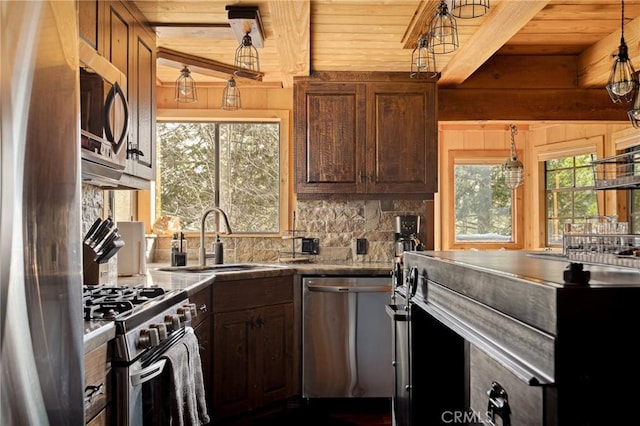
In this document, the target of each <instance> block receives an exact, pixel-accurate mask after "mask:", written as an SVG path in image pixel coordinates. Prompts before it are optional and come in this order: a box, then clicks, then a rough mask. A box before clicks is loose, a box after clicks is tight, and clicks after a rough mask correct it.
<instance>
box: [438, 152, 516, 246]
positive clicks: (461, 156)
mask: <svg viewBox="0 0 640 426" xmlns="http://www.w3.org/2000/svg"><path fill="white" fill-rule="evenodd" d="M516 153H517V155H518V157H519V158H522V152H521V151H520V150H516ZM510 154H511V153H510V150H508V149H499V150H450V151H449V158H448V167H447V179H448V180H449V182H450V183H451V184H450V187H449V200H448V206H447V209H448V211H449V212H450V214H451V216H452V219H451V223H450V226H448V227H447V233H448V239H449V244H448V245H449V247H450V248H451V249H454V250H468V249H481V250H497V249H501V248H505V249H511V250H520V249H522V248H523V229H524V219H523V215H522V212H523V198H524V185H520V186H519V187H518V188H516V189H515V190H513V198H512V205H511V221H512V225H511V226H512V228H511V229H512V237H513V240H512V241H511V242H504V241H490V242H485V241H465V242H462V241H456V229H455V228H456V227H455V213H456V210H455V204H456V200H455V194H456V187H455V173H454V168H455V165H456V164H490V165H493V164H495V165H501V164H503V163H504V162H505V161H506V160H507V159H508V158H509V156H510Z"/></svg>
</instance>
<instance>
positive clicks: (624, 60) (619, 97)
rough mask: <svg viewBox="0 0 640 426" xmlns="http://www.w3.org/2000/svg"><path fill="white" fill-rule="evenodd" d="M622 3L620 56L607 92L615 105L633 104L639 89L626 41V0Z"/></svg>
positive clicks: (612, 72)
mask: <svg viewBox="0 0 640 426" xmlns="http://www.w3.org/2000/svg"><path fill="white" fill-rule="evenodd" d="M621 2H622V19H621V31H622V33H621V37H620V47H619V48H618V54H617V55H615V58H616V60H615V62H614V64H613V69H612V70H611V74H610V75H609V82H608V84H607V92H609V96H610V97H611V100H612V101H613V103H616V104H617V103H621V102H631V101H632V100H633V97H634V95H635V91H636V89H637V88H638V76H637V75H636V72H635V70H634V69H633V65H631V61H630V60H629V50H628V48H627V44H626V43H625V41H624V0H621Z"/></svg>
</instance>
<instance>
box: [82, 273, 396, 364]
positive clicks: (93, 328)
mask: <svg viewBox="0 0 640 426" xmlns="http://www.w3.org/2000/svg"><path fill="white" fill-rule="evenodd" d="M251 265H253V266H254V267H253V268H252V269H250V270H246V271H227V272H212V271H205V272H170V271H162V270H160V268H165V267H167V266H168V265H166V264H155V263H154V264H149V265H147V273H146V274H144V275H136V276H130V277H119V278H118V285H122V286H142V287H154V286H158V287H161V288H163V289H164V290H165V291H169V290H184V291H186V292H187V295H188V296H191V295H192V294H194V293H197V292H198V291H200V290H202V289H203V288H205V287H206V286H208V285H212V284H214V283H215V282H228V281H234V280H245V279H254V278H265V277H273V276H285V275H295V274H299V275H322V276H343V275H347V276H363V275H365V276H389V277H390V273H391V267H392V265H391V263H387V262H332V263H304V264H302V263H291V264H283V263H273V264H271V263H252V264H251ZM84 333H85V334H84V349H85V353H87V352H89V351H90V350H92V349H95V348H96V347H98V346H100V345H101V344H104V343H106V342H108V341H109V340H111V339H113V338H114V337H115V327H114V324H113V323H112V322H104V321H85V322H84Z"/></svg>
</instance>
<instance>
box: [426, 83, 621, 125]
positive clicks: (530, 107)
mask: <svg viewBox="0 0 640 426" xmlns="http://www.w3.org/2000/svg"><path fill="white" fill-rule="evenodd" d="M496 100H498V101H496ZM627 107H628V106H627V105H622V104H614V103H613V102H611V100H610V99H609V94H608V93H607V91H606V90H601V89H520V90H503V89H461V88H438V121H440V122H442V121H492V120H524V121H598V122H602V121H612V122H620V123H629V117H628V116H627Z"/></svg>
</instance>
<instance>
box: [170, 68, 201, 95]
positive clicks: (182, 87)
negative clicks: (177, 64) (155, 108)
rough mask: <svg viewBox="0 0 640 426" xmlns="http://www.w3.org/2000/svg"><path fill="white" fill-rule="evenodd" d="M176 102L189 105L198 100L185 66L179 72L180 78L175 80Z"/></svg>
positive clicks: (193, 83)
mask: <svg viewBox="0 0 640 426" xmlns="http://www.w3.org/2000/svg"><path fill="white" fill-rule="evenodd" d="M175 99H176V101H177V102H180V103H189V102H195V101H197V100H198V97H197V95H196V83H195V81H193V78H192V77H191V72H190V71H189V68H188V67H187V66H186V65H185V66H184V68H182V71H180V77H178V79H177V80H176V97H175Z"/></svg>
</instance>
